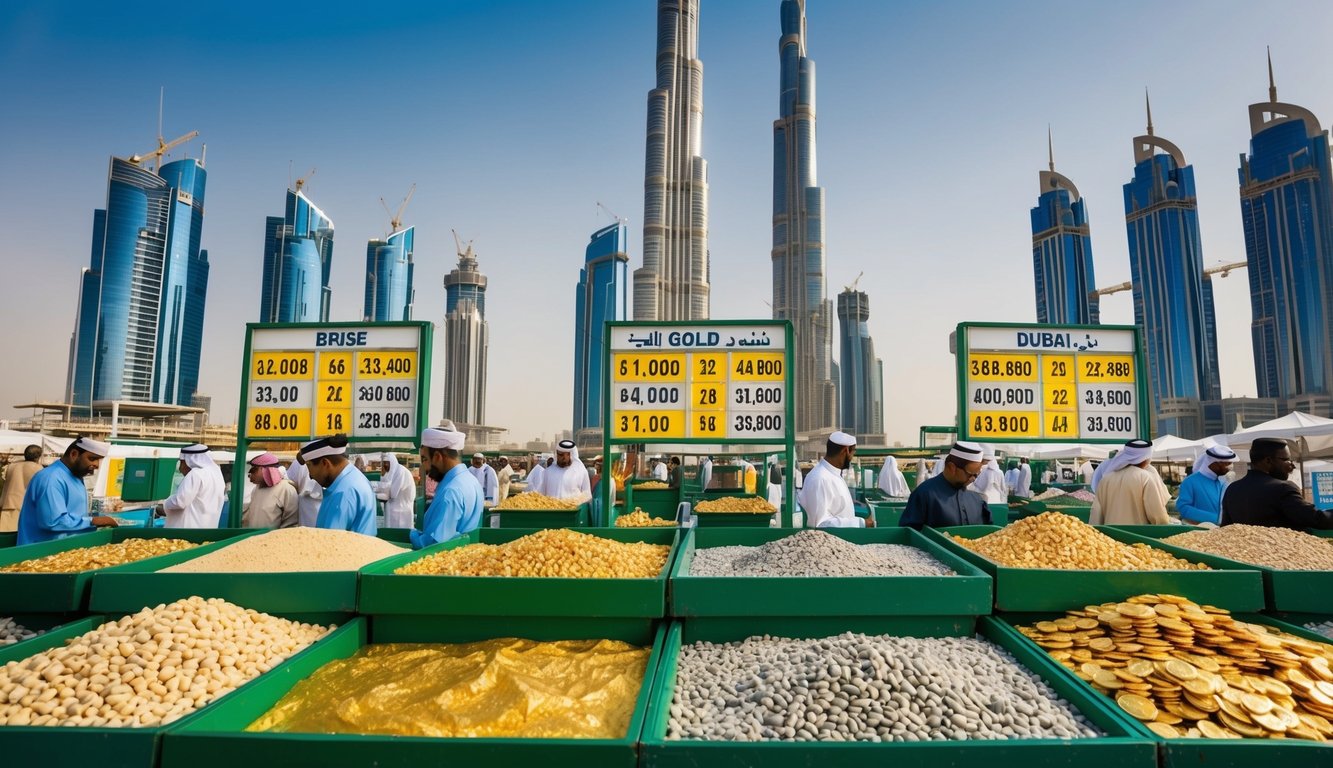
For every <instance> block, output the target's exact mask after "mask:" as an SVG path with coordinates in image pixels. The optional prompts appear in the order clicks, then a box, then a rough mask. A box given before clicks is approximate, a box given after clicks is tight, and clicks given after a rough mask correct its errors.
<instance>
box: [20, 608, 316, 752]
mask: <svg viewBox="0 0 1333 768" xmlns="http://www.w3.org/2000/svg"><path fill="white" fill-rule="evenodd" d="M327 631H328V628H326V627H320V626H315V625H311V624H302V623H299V622H295V621H288V620H287V619H280V618H277V617H274V616H269V615H268V614H264V613H257V612H255V611H251V610H247V609H245V608H241V607H239V606H235V605H232V604H231V603H228V602H225V601H223V600H218V599H212V600H204V599H203V598H200V597H191V598H187V599H185V600H177V601H176V602H174V603H171V604H169V605H159V606H157V607H156V608H145V609H143V610H142V611H139V612H138V613H136V614H133V615H132V616H126V617H124V618H122V619H120V620H119V621H111V622H107V623H106V624H103V625H102V626H100V627H98V628H97V629H94V630H93V631H91V632H88V633H86V634H83V635H80V636H79V637H76V638H74V639H73V640H71V641H70V642H69V644H68V645H65V646H62V647H59V648H52V649H50V650H48V651H46V652H44V653H39V654H37V655H35V656H30V657H28V658H26V659H24V660H23V661H11V662H9V663H8V664H6V665H4V667H0V726H3V725H39V726H42V725H64V726H109V727H131V728H132V727H141V726H158V725H165V724H167V723H170V722H172V721H174V720H176V719H178V718H181V717H183V716H185V715H188V714H190V713H191V712H193V711H195V710H196V709H198V708H199V707H202V706H204V705H205V704H207V703H209V702H210V701H213V700H214V699H216V698H218V697H219V696H222V695H224V694H226V693H229V692H230V691H232V690H234V689H235V688H236V687H237V686H240V685H242V684H243V683H245V682H247V681H249V680H251V679H253V678H255V677H258V676H259V675H261V674H263V673H264V672H267V671H269V670H270V669H272V668H273V667H274V666H275V665H277V664H278V663H279V662H280V661H282V660H283V659H285V658H287V657H288V656H291V655H292V654H294V653H296V652H297V651H300V650H301V649H303V648H305V647H306V646H308V645H310V644H311V643H313V642H315V640H317V639H319V638H320V637H321V636H322V635H323V634H324V633H325V632H327Z"/></svg>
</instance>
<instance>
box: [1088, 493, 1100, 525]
mask: <svg viewBox="0 0 1333 768" xmlns="http://www.w3.org/2000/svg"><path fill="white" fill-rule="evenodd" d="M1101 524H1102V498H1101V496H1097V497H1095V498H1093V500H1092V509H1090V510H1088V525H1101Z"/></svg>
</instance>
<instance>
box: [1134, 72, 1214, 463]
mask: <svg viewBox="0 0 1333 768" xmlns="http://www.w3.org/2000/svg"><path fill="white" fill-rule="evenodd" d="M1145 107H1146V109H1147V113H1148V132H1147V133H1146V134H1145V135H1143V136H1137V137H1135V139H1134V178H1133V180H1131V181H1130V182H1129V183H1128V184H1126V185H1125V187H1124V192H1125V227H1126V229H1127V230H1128V234H1129V266H1130V275H1131V277H1132V279H1133V285H1134V324H1135V325H1137V326H1138V327H1139V328H1140V329H1141V331H1142V333H1143V340H1144V345H1145V347H1146V350H1147V363H1148V376H1149V378H1148V389H1149V394H1150V396H1151V398H1152V409H1153V414H1154V422H1155V425H1154V426H1155V429H1154V433H1155V434H1157V435H1166V434H1170V435H1179V436H1181V437H1184V438H1188V439H1191V440H1193V439H1199V438H1202V437H1203V436H1204V425H1203V406H1202V403H1203V401H1204V400H1217V399H1220V398H1221V396H1222V394H1221V393H1222V387H1221V383H1220V381H1219V379H1218V374H1217V340H1216V337H1215V328H1214V327H1212V326H1210V324H1209V319H1210V318H1213V317H1214V313H1213V307H1212V303H1213V294H1212V290H1211V289H1212V285H1211V283H1207V287H1206V288H1205V280H1204V278H1203V246H1202V244H1201V242H1200V240H1199V204H1198V198H1197V197H1196V196H1195V192H1194V168H1193V166H1190V165H1187V164H1186V163H1185V154H1184V153H1183V152H1181V151H1180V148H1179V147H1177V146H1176V145H1175V144H1172V143H1171V142H1169V141H1167V140H1166V139H1163V138H1161V137H1160V136H1157V135H1155V134H1154V133H1153V125H1152V106H1151V104H1149V103H1148V102H1147V101H1146V96H1145Z"/></svg>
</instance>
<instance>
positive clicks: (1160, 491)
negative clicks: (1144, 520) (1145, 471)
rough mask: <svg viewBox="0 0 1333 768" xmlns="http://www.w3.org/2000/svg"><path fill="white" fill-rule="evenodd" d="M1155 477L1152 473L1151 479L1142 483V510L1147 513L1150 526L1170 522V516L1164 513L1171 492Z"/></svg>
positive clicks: (1154, 473)
mask: <svg viewBox="0 0 1333 768" xmlns="http://www.w3.org/2000/svg"><path fill="white" fill-rule="evenodd" d="M1156 475H1157V473H1156V472H1155V471H1154V472H1153V477H1151V478H1149V479H1148V482H1146V483H1144V487H1143V510H1144V512H1145V513H1147V516H1148V523H1149V524H1150V525H1167V524H1169V523H1170V522H1171V516H1170V515H1168V514H1167V513H1166V502H1167V501H1168V500H1170V498H1171V492H1170V491H1168V490H1167V489H1166V484H1165V483H1163V482H1162V480H1161V478H1159V477H1157V476H1156Z"/></svg>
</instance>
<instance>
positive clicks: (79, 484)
mask: <svg viewBox="0 0 1333 768" xmlns="http://www.w3.org/2000/svg"><path fill="white" fill-rule="evenodd" d="M110 452H111V446H110V445H109V444H107V443H104V442H101V441H99V440H90V439H88V438H86V437H80V438H78V439H77V440H75V441H74V442H72V443H70V444H69V447H67V448H66V449H65V453H64V454H63V455H62V456H61V457H60V461H57V462H55V463H53V464H52V465H51V466H49V467H47V468H45V469H43V470H42V471H40V472H38V473H37V474H35V475H33V476H32V482H30V483H28V489H27V490H26V491H24V493H23V506H22V507H21V508H20V509H19V527H18V543H19V544H36V543H38V542H42V541H51V540H52V539H60V538H64V537H65V536H69V535H70V534H74V533H85V532H87V531H91V530H93V529H94V528H97V527H106V526H110V527H112V528H114V527H116V520H115V518H111V517H102V516H100V515H99V516H97V517H92V516H90V515H89V514H88V487H87V486H86V485H84V483H83V479H84V478H85V477H88V476H89V475H91V474H93V473H94V472H96V471H97V468H98V466H99V465H101V463H102V459H104V458H106V456H107V454H108V453H110Z"/></svg>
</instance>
